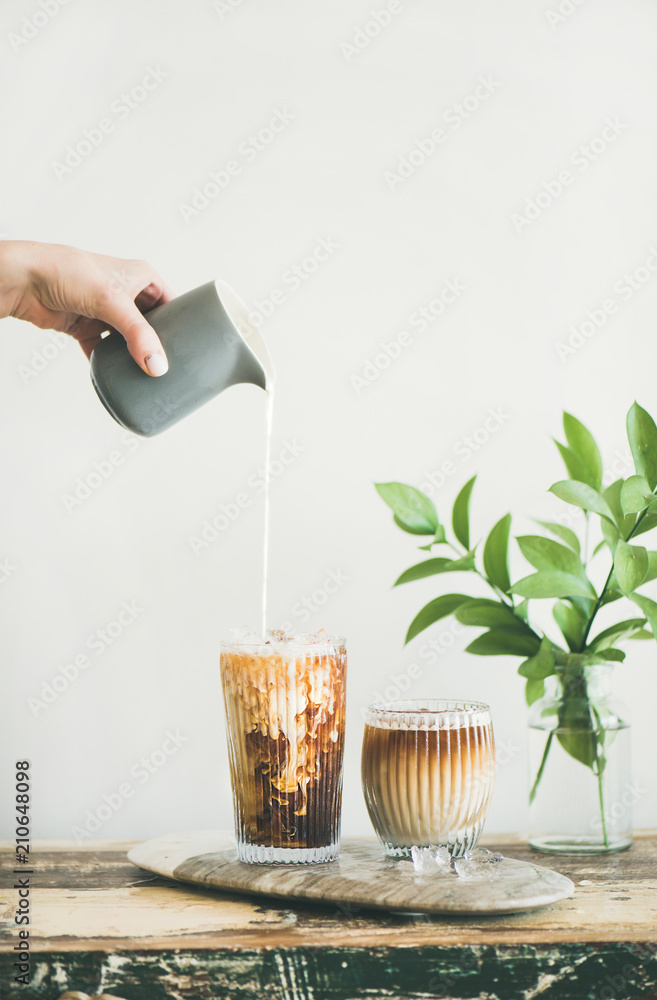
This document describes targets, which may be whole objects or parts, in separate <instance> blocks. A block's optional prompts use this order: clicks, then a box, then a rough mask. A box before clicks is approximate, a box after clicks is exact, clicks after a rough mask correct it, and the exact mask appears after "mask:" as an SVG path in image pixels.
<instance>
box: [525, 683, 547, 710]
mask: <svg viewBox="0 0 657 1000" xmlns="http://www.w3.org/2000/svg"><path fill="white" fill-rule="evenodd" d="M544 694H545V681H544V680H543V678H542V677H530V678H529V680H528V681H527V683H526V684H525V701H526V702H527V705H533V704H534V702H535V701H538V699H539V698H542V697H543V695H544Z"/></svg>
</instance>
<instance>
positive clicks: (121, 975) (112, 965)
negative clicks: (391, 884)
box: [0, 944, 657, 1000]
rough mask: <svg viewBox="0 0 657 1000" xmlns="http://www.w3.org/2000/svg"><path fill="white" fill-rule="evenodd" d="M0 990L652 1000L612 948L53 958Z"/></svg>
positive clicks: (143, 996)
mask: <svg viewBox="0 0 657 1000" xmlns="http://www.w3.org/2000/svg"><path fill="white" fill-rule="evenodd" d="M5 961H6V957H5ZM0 988H1V989H2V990H3V992H2V994H1V996H2V1000H13V998H19V997H22V998H25V997H26V996H27V997H29V998H30V1000H41V998H43V1000H53V998H56V997H58V996H59V994H60V993H62V992H64V990H66V989H71V990H73V989H78V990H83V991H85V992H88V993H95V992H101V991H104V992H110V993H113V994H115V995H117V996H120V997H124V998H125V1000H224V998H225V1000H254V998H257V1000H261V998H263V997H267V998H268V1000H357V998H370V1000H371V998H372V997H377V996H378V997H386V998H389V1000H395V998H397V1000H401V998H406V1000H411V998H412V1000H415V998H418V1000H420V998H422V1000H427V998H445V997H449V998H451V1000H461V998H472V997H482V996H485V997H486V998H487V1000H533V998H537V997H540V1000H634V998H637V997H644V998H646V1000H647V998H654V997H655V996H657V955H656V954H655V951H654V950H652V951H647V950H641V951H639V952H637V951H636V949H635V948H634V947H633V946H628V945H618V944H617V945H606V946H603V947H597V948H596V947H593V946H575V945H563V946H561V947H552V948H545V947H543V948H534V947H531V946H527V945H521V946H517V947H514V948H504V947H500V946H498V947H491V946H488V945H479V946H476V945H472V946H469V947H467V948H390V949H373V950H369V951H365V950H362V949H354V948H341V949H332V948H318V949H308V948H301V949H285V950H281V949H278V948H272V949H267V950H264V949H263V950H258V951H250V950H242V951H240V952H238V953H234V952H206V953H204V954H202V955H200V954H199V953H198V952H189V951H180V952H175V951H171V952H157V953H153V952H143V951H139V952H134V953H132V954H131V955H130V956H129V957H125V956H122V955H112V954H110V955H107V954H104V953H100V952H93V953H86V954H78V955H71V954H70V953H61V954H58V953H53V954H51V955H49V956H47V958H46V957H45V956H44V957H43V958H42V959H39V960H37V961H36V962H35V964H34V977H33V985H32V986H31V987H30V988H29V992H27V991H26V990H25V988H24V987H20V986H16V985H13V986H12V985H11V984H10V982H9V980H8V977H7V974H6V970H5V972H4V974H3V969H2V964H0Z"/></svg>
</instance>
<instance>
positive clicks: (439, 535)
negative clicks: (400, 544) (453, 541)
mask: <svg viewBox="0 0 657 1000" xmlns="http://www.w3.org/2000/svg"><path fill="white" fill-rule="evenodd" d="M444 541H445V529H444V528H443V526H442V524H439V525H438V527H437V528H436V534H435V535H434V537H433V538H432V539H431V541H430V542H429V544H428V545H418V549H420V551H421V552H431V550H432V548H433V547H434V545H442V543H443V542H444Z"/></svg>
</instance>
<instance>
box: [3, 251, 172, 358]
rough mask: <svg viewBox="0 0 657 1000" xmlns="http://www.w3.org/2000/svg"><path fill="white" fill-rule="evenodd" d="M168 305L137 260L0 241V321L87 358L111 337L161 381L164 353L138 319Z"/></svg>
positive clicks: (156, 279) (153, 275)
mask: <svg viewBox="0 0 657 1000" xmlns="http://www.w3.org/2000/svg"><path fill="white" fill-rule="evenodd" d="M172 298H173V294H172V292H171V290H170V289H169V288H168V287H167V285H166V284H165V283H164V281H163V280H162V278H161V277H160V276H159V274H157V272H156V271H154V270H153V268H152V267H151V266H150V264H147V263H146V262H145V261H143V260H122V259H121V258H120V257H105V256H104V255H102V254H96V253H88V252H87V251H85V250H76V249H75V248H74V247H67V246H60V245H58V244H50V243H30V242H27V241H22V240H18V241H2V242H0V316H15V317H16V318H17V319H24V320H27V321H28V322H30V323H34V325H35V326H38V327H40V328H41V329H42V330H60V331H62V332H63V333H68V334H70V335H71V336H72V337H74V338H75V339H76V340H77V341H78V343H79V344H80V347H81V348H82V350H83V351H84V353H85V354H86V356H87V357H88V358H89V357H91V352H92V351H93V349H94V347H95V346H96V345H97V344H98V343H100V340H101V333H104V332H105V331H106V330H117V331H118V332H119V333H120V334H122V335H123V336H124V337H125V340H126V343H127V345H128V350H129V351H130V354H131V355H132V357H133V358H134V360H135V361H136V362H137V364H138V365H139V367H140V368H141V369H142V370H143V371H145V372H146V373H147V374H148V375H155V376H157V375H164V374H165V372H166V371H167V370H168V367H169V365H168V362H167V359H166V355H165V353H164V348H163V347H162V344H161V343H160V339H159V337H158V335H157V333H156V332H155V330H154V329H153V327H152V326H151V325H150V324H149V323H148V321H147V319H145V318H144V315H143V313H144V312H147V311H148V310H150V309H153V308H154V307H155V306H157V305H160V304H161V303H163V302H169V301H170V299H172Z"/></svg>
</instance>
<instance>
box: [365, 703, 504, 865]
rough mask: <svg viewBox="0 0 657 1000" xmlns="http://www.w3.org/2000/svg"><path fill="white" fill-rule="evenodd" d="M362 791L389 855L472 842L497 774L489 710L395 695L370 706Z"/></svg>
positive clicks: (455, 853)
mask: <svg viewBox="0 0 657 1000" xmlns="http://www.w3.org/2000/svg"><path fill="white" fill-rule="evenodd" d="M362 780H363V793H364V795H365V802H366V805H367V811H368V813H369V815H370V819H371V821H372V825H373V826H374V829H375V831H376V833H377V836H378V837H379V840H380V841H381V843H382V844H383V847H384V849H385V852H386V854H389V855H390V856H391V857H396V858H398V857H409V856H410V853H411V847H413V846H416V847H448V848H449V850H450V852H451V854H452V857H460V856H461V855H462V854H464V853H465V851H469V850H472V848H474V847H475V846H476V845H477V842H478V840H479V837H480V836H481V831H482V829H483V825H484V820H485V819H486V814H487V813H488V808H489V806H490V800H491V795H492V792H493V783H494V780H495V741H494V738H493V727H492V723H491V718H490V711H489V709H488V706H487V705H484V704H482V703H481V702H461V701H422V702H419V701H400V702H394V703H393V702H391V703H389V704H384V705H373V706H372V707H371V708H369V709H368V710H367V713H366V718H365V735H364V738H363V755H362Z"/></svg>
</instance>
